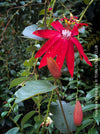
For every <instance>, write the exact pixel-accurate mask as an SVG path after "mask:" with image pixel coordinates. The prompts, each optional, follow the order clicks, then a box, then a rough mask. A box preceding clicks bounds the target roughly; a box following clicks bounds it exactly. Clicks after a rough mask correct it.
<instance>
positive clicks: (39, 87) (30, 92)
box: [15, 80, 57, 103]
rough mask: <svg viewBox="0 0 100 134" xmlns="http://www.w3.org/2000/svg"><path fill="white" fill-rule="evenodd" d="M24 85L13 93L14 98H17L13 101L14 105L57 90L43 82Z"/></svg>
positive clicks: (31, 82) (38, 81) (29, 82)
mask: <svg viewBox="0 0 100 134" xmlns="http://www.w3.org/2000/svg"><path fill="white" fill-rule="evenodd" d="M25 84H26V85H25V86H24V87H21V88H20V89H19V90H18V91H16V92H15V96H16V97H17V99H16V100H15V102H16V103H19V102H21V101H24V100H27V99H29V98H32V97H33V96H36V95H38V94H43V93H47V92H50V91H52V90H54V89H55V88H57V86H53V85H52V84H51V83H49V82H48V81H45V80H36V81H28V82H26V83H25Z"/></svg>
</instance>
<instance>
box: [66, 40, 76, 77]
mask: <svg viewBox="0 0 100 134" xmlns="http://www.w3.org/2000/svg"><path fill="white" fill-rule="evenodd" d="M66 62H67V66H68V70H69V72H70V74H71V77H73V72H74V46H73V43H72V42H70V41H69V43H68V51H67V53H66Z"/></svg>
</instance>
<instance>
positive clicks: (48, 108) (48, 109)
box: [42, 90, 54, 134]
mask: <svg viewBox="0 0 100 134" xmlns="http://www.w3.org/2000/svg"><path fill="white" fill-rule="evenodd" d="M53 92H54V91H53V90H52V93H51V97H50V99H49V103H48V106H47V113H46V116H45V119H44V125H43V130H42V134H44V131H45V123H46V119H47V117H48V114H49V111H50V104H51V101H52V97H53Z"/></svg>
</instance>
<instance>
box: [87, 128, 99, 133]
mask: <svg viewBox="0 0 100 134" xmlns="http://www.w3.org/2000/svg"><path fill="white" fill-rule="evenodd" d="M88 134H98V131H97V130H96V128H91V129H90V130H89V131H88Z"/></svg>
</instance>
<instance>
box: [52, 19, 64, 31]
mask: <svg viewBox="0 0 100 134" xmlns="http://www.w3.org/2000/svg"><path fill="white" fill-rule="evenodd" d="M51 26H53V27H54V28H55V29H56V30H58V31H59V32H60V31H61V30H64V29H65V28H64V27H63V25H62V24H61V23H60V22H59V21H54V22H52V23H51Z"/></svg>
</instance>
